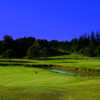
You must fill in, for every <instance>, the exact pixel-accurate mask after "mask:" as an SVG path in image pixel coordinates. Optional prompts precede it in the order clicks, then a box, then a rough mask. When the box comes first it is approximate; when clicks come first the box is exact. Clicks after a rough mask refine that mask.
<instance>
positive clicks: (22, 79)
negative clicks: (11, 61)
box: [0, 66, 100, 100]
mask: <svg viewBox="0 0 100 100" xmlns="http://www.w3.org/2000/svg"><path fill="white" fill-rule="evenodd" d="M35 71H37V72H38V74H35V73H34V72H35ZM99 94H100V79H99V78H89V79H88V78H81V77H72V76H67V75H62V74H58V73H53V72H50V71H49V70H45V69H39V68H27V67H22V66H21V67H19V66H16V67H15V66H11V67H2V66H1V67H0V100H100V95H99Z"/></svg>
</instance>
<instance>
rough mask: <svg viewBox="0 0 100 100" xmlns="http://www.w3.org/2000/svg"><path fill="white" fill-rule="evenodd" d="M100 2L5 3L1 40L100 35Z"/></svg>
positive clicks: (25, 0)
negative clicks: (9, 37) (92, 33)
mask: <svg viewBox="0 0 100 100" xmlns="http://www.w3.org/2000/svg"><path fill="white" fill-rule="evenodd" d="M99 5H100V1H99V0H1V1H0V39H2V38H3V36H4V35H5V34H8V35H11V36H12V37H13V38H14V39H15V38H19V37H24V36H26V37H28V36H33V37H36V38H41V39H48V40H54V39H56V40H71V39H72V38H74V37H79V36H80V35H82V34H84V33H89V32H91V31H98V32H100V7H99Z"/></svg>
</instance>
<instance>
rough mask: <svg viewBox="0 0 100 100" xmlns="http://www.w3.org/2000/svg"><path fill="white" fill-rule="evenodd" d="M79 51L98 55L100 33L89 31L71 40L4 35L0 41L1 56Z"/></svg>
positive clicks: (14, 56)
mask: <svg viewBox="0 0 100 100" xmlns="http://www.w3.org/2000/svg"><path fill="white" fill-rule="evenodd" d="M70 53H79V54H83V55H85V56H90V57H95V56H100V34H99V33H94V32H91V35H87V34H84V35H83V36H80V37H79V38H73V39H72V40H71V41H67V40H66V41H58V40H51V41H48V40H42V39H35V38H34V37H28V38H26V37H24V38H19V39H16V40H14V39H13V38H12V37H11V36H9V35H5V36H4V39H3V40H2V41H0V57H3V58H23V57H28V58H34V57H48V56H57V55H63V54H70Z"/></svg>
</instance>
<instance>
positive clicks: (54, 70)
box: [50, 69, 88, 78]
mask: <svg viewBox="0 0 100 100" xmlns="http://www.w3.org/2000/svg"><path fill="white" fill-rule="evenodd" d="M50 71H52V72H56V73H60V74H64V75H70V76H78V77H84V78H88V76H81V75H80V74H74V73H69V72H64V71H60V70H56V69H51V70H50Z"/></svg>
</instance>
